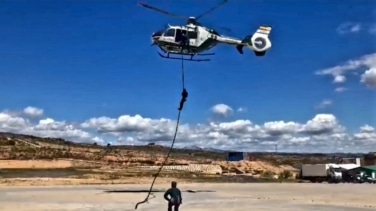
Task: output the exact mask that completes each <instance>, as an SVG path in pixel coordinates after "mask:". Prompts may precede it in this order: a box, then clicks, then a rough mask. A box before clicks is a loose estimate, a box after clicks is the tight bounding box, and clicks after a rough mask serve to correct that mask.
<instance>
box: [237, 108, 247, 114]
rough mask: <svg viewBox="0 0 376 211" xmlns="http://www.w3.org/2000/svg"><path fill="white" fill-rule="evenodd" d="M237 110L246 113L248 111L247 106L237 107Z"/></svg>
mask: <svg viewBox="0 0 376 211" xmlns="http://www.w3.org/2000/svg"><path fill="white" fill-rule="evenodd" d="M236 112H238V113H246V112H247V108H245V107H239V108H238V109H236Z"/></svg>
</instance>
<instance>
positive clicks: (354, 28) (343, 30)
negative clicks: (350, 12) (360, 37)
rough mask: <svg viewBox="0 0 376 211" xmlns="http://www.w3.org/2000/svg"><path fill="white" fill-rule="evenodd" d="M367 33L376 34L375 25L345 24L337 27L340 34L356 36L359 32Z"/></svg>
mask: <svg viewBox="0 0 376 211" xmlns="http://www.w3.org/2000/svg"><path fill="white" fill-rule="evenodd" d="M361 31H362V32H363V31H364V32H367V33H370V34H375V33H376V24H375V23H370V22H368V23H356V22H345V23H342V24H340V25H339V26H338V27H337V32H338V33H339V34H342V35H343V34H354V33H359V32H361Z"/></svg>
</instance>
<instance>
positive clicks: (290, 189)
mask: <svg viewBox="0 0 376 211" xmlns="http://www.w3.org/2000/svg"><path fill="white" fill-rule="evenodd" d="M148 188H149V187H148V184H145V185H116V186H115V185H114V186H69V187H67V186H65V187H62V186H60V187H0V210H17V211H57V210H61V211H104V210H106V211H118V210H119V211H127V210H135V209H134V208H135V204H136V203H137V202H139V201H142V200H143V199H144V198H145V197H146V195H147V193H145V192H142V191H144V190H148ZM166 188H168V187H163V186H157V187H155V189H157V191H156V192H155V193H153V194H152V196H151V199H150V200H149V202H148V203H144V204H141V205H139V207H138V209H137V210H145V211H151V210H167V207H166V202H165V201H164V200H163V196H162V195H163V190H164V189H166ZM180 188H181V190H182V191H187V190H190V191H188V192H183V205H182V206H181V209H180V210H181V211H204V210H220V211H222V210H223V211H224V210H226V211H238V210H239V211H240V210H241V211H243V210H252V211H272V210H273V211H275V210H278V211H295V210H296V211H371V210H373V211H374V210H376V200H375V199H374V198H373V197H374V196H375V195H376V185H372V184H182V185H181V186H180ZM109 190H110V192H111V191H114V190H115V192H111V193H109V192H108V191H109ZM130 190H135V191H141V192H139V193H132V192H130ZM106 191H107V192H106ZM124 191H126V192H124ZM195 191H196V192H195Z"/></svg>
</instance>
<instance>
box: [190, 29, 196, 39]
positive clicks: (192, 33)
mask: <svg viewBox="0 0 376 211" xmlns="http://www.w3.org/2000/svg"><path fill="white" fill-rule="evenodd" d="M188 37H189V39H197V32H195V31H188Z"/></svg>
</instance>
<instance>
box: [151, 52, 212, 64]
mask: <svg viewBox="0 0 376 211" xmlns="http://www.w3.org/2000/svg"><path fill="white" fill-rule="evenodd" d="M157 53H158V54H159V56H160V57H162V58H165V59H176V60H184V61H192V62H207V61H210V59H193V57H194V56H214V55H215V54H214V53H207V54H179V53H166V55H163V54H161V53H160V52H157ZM170 54H174V55H183V56H190V58H189V59H188V58H184V57H183V58H179V57H170Z"/></svg>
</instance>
